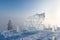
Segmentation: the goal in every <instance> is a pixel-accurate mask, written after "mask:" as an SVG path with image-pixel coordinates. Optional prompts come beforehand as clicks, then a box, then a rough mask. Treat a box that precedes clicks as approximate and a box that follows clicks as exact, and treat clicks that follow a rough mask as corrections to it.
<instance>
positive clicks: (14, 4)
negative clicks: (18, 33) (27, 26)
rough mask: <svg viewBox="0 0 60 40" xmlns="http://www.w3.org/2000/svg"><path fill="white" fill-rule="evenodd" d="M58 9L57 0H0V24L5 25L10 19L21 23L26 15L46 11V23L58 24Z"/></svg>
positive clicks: (59, 16) (59, 13)
mask: <svg viewBox="0 0 60 40" xmlns="http://www.w3.org/2000/svg"><path fill="white" fill-rule="evenodd" d="M59 10H60V1H59V0H0V24H1V25H6V24H7V23H8V20H9V19H11V20H12V21H13V23H16V24H20V25H23V23H22V22H23V21H24V18H25V17H26V16H29V15H32V14H36V13H42V12H45V13H46V20H45V23H46V24H47V23H50V24H59V23H60V22H59V20H60V19H59V18H60V12H59ZM56 19H58V20H56ZM46 21H48V22H46Z"/></svg>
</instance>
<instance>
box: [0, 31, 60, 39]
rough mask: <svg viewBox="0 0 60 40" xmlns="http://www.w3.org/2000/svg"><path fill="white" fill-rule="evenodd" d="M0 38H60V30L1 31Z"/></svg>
mask: <svg viewBox="0 0 60 40" xmlns="http://www.w3.org/2000/svg"><path fill="white" fill-rule="evenodd" d="M0 40H60V32H57V33H55V32H51V31H44V30H43V31H31V32H28V31H22V32H16V31H15V30H11V31H4V32H0Z"/></svg>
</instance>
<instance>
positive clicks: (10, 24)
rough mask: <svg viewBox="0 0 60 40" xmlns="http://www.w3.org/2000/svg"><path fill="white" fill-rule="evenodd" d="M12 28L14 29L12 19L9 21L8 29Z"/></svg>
mask: <svg viewBox="0 0 60 40" xmlns="http://www.w3.org/2000/svg"><path fill="white" fill-rule="evenodd" d="M12 29H13V26H12V23H11V20H9V22H8V30H12Z"/></svg>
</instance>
